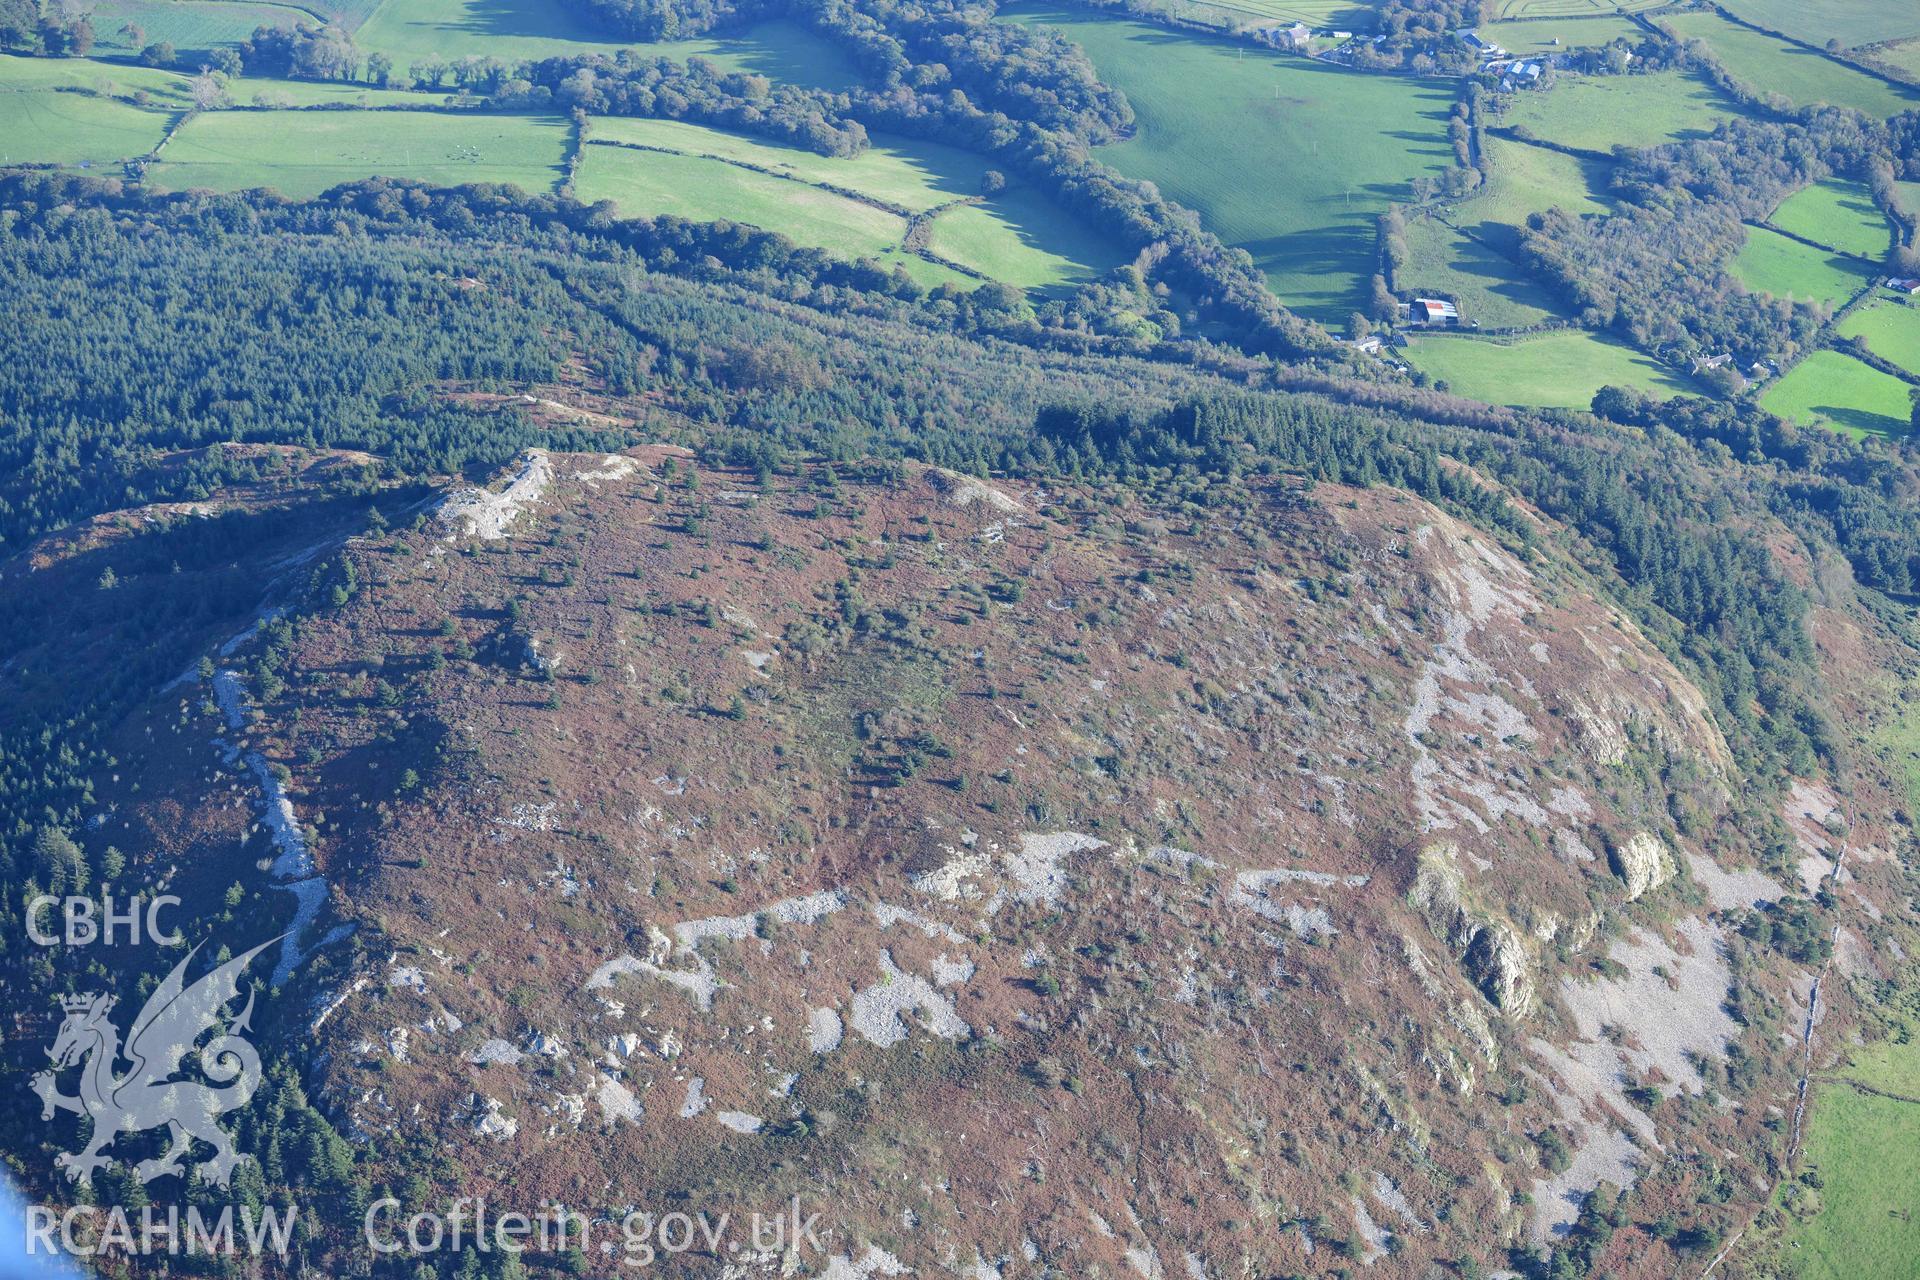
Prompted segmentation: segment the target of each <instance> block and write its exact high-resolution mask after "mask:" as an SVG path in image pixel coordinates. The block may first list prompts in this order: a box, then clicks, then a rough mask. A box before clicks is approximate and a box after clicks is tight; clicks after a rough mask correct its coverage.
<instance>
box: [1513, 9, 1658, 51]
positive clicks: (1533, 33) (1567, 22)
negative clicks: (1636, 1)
mask: <svg viewBox="0 0 1920 1280" xmlns="http://www.w3.org/2000/svg"><path fill="white" fill-rule="evenodd" d="M1475 30H1477V31H1478V32H1479V33H1480V37H1481V38H1482V39H1483V40H1491V41H1493V42H1494V43H1495V44H1497V45H1499V46H1500V47H1501V48H1503V49H1505V50H1506V51H1507V52H1508V53H1514V54H1549V53H1558V52H1565V51H1566V50H1568V49H1577V48H1580V47H1582V46H1587V45H1602V44H1606V43H1608V42H1609V41H1612V40H1620V39H1625V40H1629V41H1632V42H1633V43H1635V44H1638V43H1639V42H1640V40H1641V39H1642V38H1643V37H1644V36H1645V34H1646V33H1645V31H1644V30H1643V29H1642V28H1640V27H1639V26H1636V25H1635V24H1634V23H1633V22H1631V21H1629V20H1627V19H1626V18H1623V17H1621V16H1619V15H1618V14H1616V13H1612V12H1606V13H1598V14H1594V15H1592V16H1588V15H1586V14H1578V15H1572V14H1570V15H1568V16H1567V17H1565V18H1564V19H1561V20H1558V21H1553V22H1541V21H1538V20H1529V21H1526V22H1488V23H1483V24H1482V25H1480V26H1479V27H1477V28H1475ZM1556 39H1557V40H1559V41H1560V43H1559V44H1555V43H1554V41H1555V40H1556Z"/></svg>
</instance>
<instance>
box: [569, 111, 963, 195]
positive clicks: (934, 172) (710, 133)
mask: <svg viewBox="0 0 1920 1280" xmlns="http://www.w3.org/2000/svg"><path fill="white" fill-rule="evenodd" d="M587 136H588V137H590V138H596V139H605V140H608V141H613V142H630V143H638V144H640V145H642V146H649V147H665V148H668V149H669V150H673V151H685V152H688V153H689V154H692V155H703V156H718V157H720V158H721V159H724V160H739V161H742V162H745V163H747V164H754V165H760V166H763V167H765V168H769V169H773V170H776V171H778V172H779V173H783V174H787V175H790V176H792V177H795V178H798V179H800V180H801V181H803V182H813V183H829V184H831V185H833V186H839V187H847V188H849V189H851V190H854V191H858V192H860V193H861V194H862V195H868V196H872V197H874V198H875V199H878V200H883V201H885V202H887V203H888V204H895V205H899V206H900V207H901V208H904V209H907V210H910V211H912V212H914V213H919V212H922V211H923V210H927V209H931V208H934V207H935V206H936V205H942V204H946V203H948V202H950V201H953V200H956V199H959V198H961V197H963V196H971V195H977V194H979V191H980V179H981V176H982V175H983V174H985V173H986V171H987V169H988V168H989V167H990V166H989V165H988V163H987V161H986V160H985V158H983V157H981V156H978V155H975V154H974V153H973V152H970V151H961V150H959V149H958V148H955V147H947V146H942V145H941V144H939V143H937V142H921V141H919V140H917V139H911V140H910V139H906V138H900V139H894V138H886V137H880V138H875V139H874V140H873V145H872V146H871V147H869V148H868V149H867V150H866V151H864V152H862V153H861V154H860V155H857V156H851V157H841V156H823V155H820V154H819V153H817V152H813V151H807V150H804V149H803V148H800V147H787V146H781V145H780V144H779V143H776V142H766V141H761V140H760V139H757V138H752V137H749V136H747V135H746V134H740V133H730V132H728V131H726V130H724V129H709V128H707V127H706V126H704V125H697V124H686V123H684V122H682V121H678V120H636V119H615V118H613V117H602V118H598V119H595V120H594V122H593V126H592V130H591V132H590V133H589V134H588V135H587Z"/></svg>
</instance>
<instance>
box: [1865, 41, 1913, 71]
mask: <svg viewBox="0 0 1920 1280" xmlns="http://www.w3.org/2000/svg"><path fill="white" fill-rule="evenodd" d="M1873 56H1874V57H1875V58H1877V59H1879V60H1880V61H1881V62H1885V63H1889V64H1891V65H1893V66H1896V67H1898V68H1900V69H1901V70H1902V71H1905V72H1906V73H1907V74H1908V75H1912V76H1920V39H1912V40H1902V41H1901V42H1900V43H1899V44H1892V45H1888V46H1887V47H1886V48H1884V49H1875V50H1874V51H1873Z"/></svg>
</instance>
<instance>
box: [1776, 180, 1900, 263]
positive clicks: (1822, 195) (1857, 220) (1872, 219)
mask: <svg viewBox="0 0 1920 1280" xmlns="http://www.w3.org/2000/svg"><path fill="white" fill-rule="evenodd" d="M1767 221H1768V222H1770V223H1772V224H1773V225H1774V226H1776V227H1779V228H1780V229H1781V230H1782V231H1791V232H1792V233H1793V234H1795V235H1797V236H1805V237H1806V238H1807V239H1809V240H1817V241H1819V242H1820V243H1821V244H1824V245H1827V246H1828V247H1830V248H1834V249H1838V250H1840V251H1841V252H1842V253H1851V254H1854V255H1856V256H1858V257H1862V258H1866V259H1869V260H1871V261H1873V262H1878V261H1880V260H1881V259H1882V258H1885V257H1886V256H1887V250H1888V249H1889V248H1891V247H1892V234H1893V229H1892V227H1890V226H1889V225H1888V223H1887V216H1886V215H1885V214H1884V213H1881V212H1880V207H1879V206H1878V205H1876V204H1874V202H1873V197H1872V196H1871V195H1870V194H1868V192H1867V189H1866V188H1865V187H1864V186H1862V185H1860V184H1859V183H1857V182H1838V181H1828V182H1816V183H1815V184H1814V185H1812V186H1811V187H1808V188H1806V189H1805V190H1803V191H1796V192H1794V193H1793V194H1792V195H1790V196H1788V197H1787V198H1786V199H1785V200H1783V201H1781V202H1780V207H1779V208H1777V209H1775V210H1774V211H1773V213H1772V215H1771V216H1770V217H1768V219H1767Z"/></svg>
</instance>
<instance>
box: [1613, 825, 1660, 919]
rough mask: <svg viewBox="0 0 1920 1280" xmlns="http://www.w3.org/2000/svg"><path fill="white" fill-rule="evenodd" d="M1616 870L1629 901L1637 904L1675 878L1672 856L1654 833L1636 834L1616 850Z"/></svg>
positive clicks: (1642, 832)
mask: <svg viewBox="0 0 1920 1280" xmlns="http://www.w3.org/2000/svg"><path fill="white" fill-rule="evenodd" d="M1613 870H1614V874H1616V875H1618V876H1619V877H1620V879H1621V880H1622V881H1623V882H1625V884H1626V886H1627V901H1628V902H1636V901H1638V900H1639V899H1640V898H1641V897H1642V896H1644V895H1646V894H1648V893H1651V892H1652V891H1653V890H1655V889H1658V888H1659V887H1660V886H1662V885H1664V884H1666V883H1667V882H1668V881H1670V880H1672V879H1673V876H1674V863H1673V854H1672V853H1671V852H1669V851H1668V849H1667V846H1666V842H1665V841H1663V840H1661V839H1660V837H1659V836H1656V835H1654V834H1653V833H1652V832H1651V831H1640V832H1636V833H1635V834H1634V835H1633V837H1632V838H1631V839H1629V840H1628V841H1627V842H1626V843H1624V844H1620V845H1616V846H1615V847H1614V849H1613Z"/></svg>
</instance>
